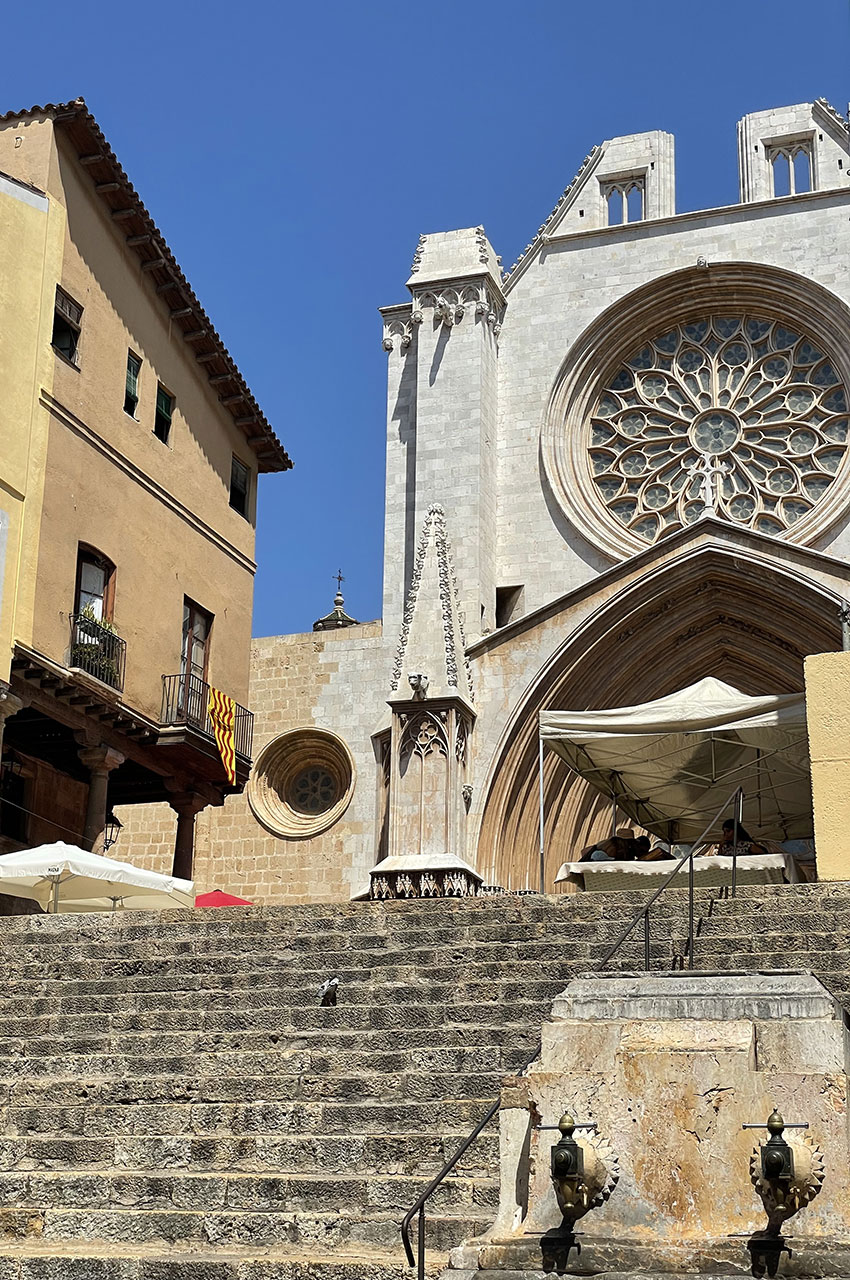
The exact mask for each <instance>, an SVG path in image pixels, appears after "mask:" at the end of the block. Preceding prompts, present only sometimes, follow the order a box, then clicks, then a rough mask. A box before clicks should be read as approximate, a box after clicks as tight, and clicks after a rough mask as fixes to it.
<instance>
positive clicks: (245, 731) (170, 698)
mask: <svg viewBox="0 0 850 1280" xmlns="http://www.w3.org/2000/svg"><path fill="white" fill-rule="evenodd" d="M209 705H210V687H209V685H208V684H207V683H206V681H205V680H199V679H198V677H197V676H188V675H179V676H163V677H162V723H163V724H189V725H191V726H192V727H193V728H194V729H198V730H200V732H201V733H205V734H207V736H208V737H210V738H214V737H215V733H214V731H213V725H212V720H211V719H210V712H209ZM253 736H254V716H253V714H252V713H251V712H250V711H248V709H247V708H246V707H240V706H239V704H238V703H236V714H235V716H234V721H233V745H234V747H235V750H236V754H237V755H240V756H245V757H246V759H248V760H250V759H251V741H252V739H253Z"/></svg>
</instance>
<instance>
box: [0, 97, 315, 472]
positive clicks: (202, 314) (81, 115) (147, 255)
mask: <svg viewBox="0 0 850 1280" xmlns="http://www.w3.org/2000/svg"><path fill="white" fill-rule="evenodd" d="M40 115H44V116H50V117H52V119H53V121H54V124H59V125H62V126H63V127H65V128H66V129H67V128H71V127H73V125H74V124H79V125H81V126H82V127H83V128H84V129H85V130H86V131H87V132H88V134H89V135H90V136H91V138H92V139H93V142H94V144H95V145H94V148H93V149H92V150H91V151H90V152H89V153H84V154H83V155H81V156H80V159H81V160H84V161H85V162H86V164H85V167H86V168H87V169H88V171H89V173H90V176H91V177H92V179H93V180H94V182H95V189H96V190H99V192H100V193H101V194H104V195H105V194H107V193H108V194H109V196H110V197H112V196H115V197H117V198H123V200H124V201H126V202H128V203H127V204H125V205H121V204H119V205H118V206H117V207H115V206H114V205H112V203H111V199H110V204H109V207H110V212H111V213H112V216H113V217H116V215H118V214H120V215H122V217H121V220H122V221H123V220H125V219H126V220H129V219H130V218H134V219H137V220H138V221H139V222H140V223H142V225H143V227H144V230H143V231H140V232H137V233H134V234H132V235H129V236H127V237H126V240H127V241H128V243H130V245H131V247H132V248H133V249H134V250H136V252H137V254H138V256H139V257H140V258H141V260H142V270H143V271H144V272H145V273H146V274H150V275H151V276H152V278H153V279H154V280H155V281H156V282H157V283H156V288H157V292H158V293H159V294H161V295H162V296H163V298H165V297H166V295H167V294H168V293H169V292H173V293H175V294H179V295H180V297H181V298H182V300H183V305H181V306H179V307H172V306H170V304H167V305H169V310H170V318H171V320H172V321H176V322H178V323H179V324H180V327H181V329H182V330H183V335H184V339H185V340H187V341H191V342H195V341H203V342H206V343H208V344H211V345H212V350H206V351H203V350H202V351H198V352H196V355H195V359H196V360H197V361H198V363H199V364H204V365H212V364H213V363H214V362H216V363H217V364H218V365H219V366H220V365H223V366H224V368H223V369H222V368H220V367H219V368H214V369H209V370H208V372H207V377H208V379H209V380H210V382H211V383H214V385H218V386H224V385H225V384H227V383H230V384H231V392H230V393H229V394H222V395H220V396H219V399H220V401H221V402H222V403H223V404H224V405H225V406H226V407H227V409H228V411H229V412H230V415H231V417H232V418H233V420H234V422H235V424H236V425H237V426H238V427H240V428H241V429H242V430H243V432H244V434H245V437H246V439H247V440H248V441H249V442H250V444H251V446H252V448H253V449H254V451H255V453H256V454H257V459H258V463H259V470H260V471H288V470H289V468H290V467H291V466H292V460H291V459H290V457H289V455H288V453H287V452H286V450H285V449H284V447H283V445H282V444H281V442H280V440H279V439H278V438H277V436H276V435H275V433H274V431H273V430H272V427H271V424H270V423H269V421H268V420H267V418H266V416H265V414H264V413H263V412H262V410H261V409H260V406H259V405H258V404H257V401H256V400H255V399H254V396H253V393H252V392H251V389H250V388H249V386H248V384H247V383H246V381H245V379H244V377H243V376H242V374H241V373H240V371H239V369H238V367H237V365H236V362H235V361H234V359H233V357H232V356H231V354H230V352H229V351H228V349H227V347H226V346H225V345H224V342H223V341H222V339H221V337H220V335H219V334H218V332H217V331H216V329H215V328H214V326H213V324H212V321H211V320H210V318H209V316H208V315H207V313H206V311H205V310H204V308H203V307H202V306H201V303H200V302H199V301H198V298H197V297H196V295H195V292H194V290H193V289H192V287H191V285H190V284H189V281H188V280H187V279H186V277H185V275H184V274H183V271H182V269H181V268H180V265H179V264H178V262H177V260H176V258H175V257H174V254H173V253H172V252H171V249H170V248H169V247H168V245H167V243H166V241H165V237H164V236H163V235H162V232H161V231H160V230H159V228H158V227H157V225H156V223H155V222H154V220H153V218H152V217H151V215H150V213H149V212H148V210H147V209H146V207H145V205H144V203H143V202H142V200H141V197H140V196H139V194H138V192H137V191H136V189H135V187H134V186H133V184H132V183H131V182H130V179H129V178H128V177H127V174H126V173H125V172H124V169H123V168H122V166H121V164H120V162H119V160H118V158H117V156H116V155H115V153H114V151H113V150H112V148H111V147H110V145H109V143H108V142H107V140H106V137H105V136H104V133H103V131H102V129H101V128H100V125H99V124H98V123H97V121H96V120H95V118H94V116H93V115H92V114H91V112H90V111H89V109H88V107H87V105H86V102H85V100H84V99H83V98H75V99H74V100H73V101H72V102H62V103H48V104H46V105H45V106H43V107H38V106H36V107H30V108H29V110H26V111H7V112H6V113H5V115H2V116H0V123H2V122H6V121H10V120H19V119H26V118H27V117H29V116H40ZM97 171H99V175H98V172H97ZM106 173H108V174H109V178H108V180H104V178H105V174H106ZM183 322H185V323H183ZM233 387H235V388H236V390H235V391H233V390H232V388H233ZM249 427H257V428H259V430H257V431H255V432H253V433H251V432H250V431H249V430H248V428H249Z"/></svg>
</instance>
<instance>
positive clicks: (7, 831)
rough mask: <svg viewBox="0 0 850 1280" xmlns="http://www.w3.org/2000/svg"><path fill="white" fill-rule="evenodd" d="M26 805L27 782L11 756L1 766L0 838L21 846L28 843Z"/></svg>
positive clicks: (18, 764)
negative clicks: (6, 838)
mask: <svg viewBox="0 0 850 1280" xmlns="http://www.w3.org/2000/svg"><path fill="white" fill-rule="evenodd" d="M26 805H27V780H26V778H24V777H22V776H21V773H20V762H19V761H18V760H17V759H16V758H15V756H14V755H13V754H9V755H7V756H5V757H4V758H3V762H2V766H0V836H7V837H8V838H9V839H10V840H17V841H19V842H20V843H21V844H23V843H24V842H25V841H26V838H27V813H26Z"/></svg>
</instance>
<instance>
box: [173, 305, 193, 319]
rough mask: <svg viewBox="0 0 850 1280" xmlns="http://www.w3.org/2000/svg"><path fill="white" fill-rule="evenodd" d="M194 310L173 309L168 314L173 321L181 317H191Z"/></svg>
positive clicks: (186, 308)
mask: <svg viewBox="0 0 850 1280" xmlns="http://www.w3.org/2000/svg"><path fill="white" fill-rule="evenodd" d="M194 310H195V308H194V307H173V308H172V310H171V311H169V313H168V314H169V315H170V316H171V319H172V320H178V319H179V318H180V316H190V315H191V314H192V312H193V311H194Z"/></svg>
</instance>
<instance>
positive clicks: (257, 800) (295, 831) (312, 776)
mask: <svg viewBox="0 0 850 1280" xmlns="http://www.w3.org/2000/svg"><path fill="white" fill-rule="evenodd" d="M354 781H355V776H354V762H353V760H352V757H351V752H350V751H349V750H348V747H347V746H346V744H345V743H344V742H343V740H342V738H340V737H338V736H337V735H336V734H335V733H330V732H329V731H328V730H326V729H314V728H303V729H294V730H292V731H291V732H289V733H284V734H281V735H280V737H278V738H274V739H273V740H272V741H271V742H269V743H268V744H267V745H266V746H265V747H264V748H263V750H262V751H261V752H260V754H259V756H258V757H257V760H256V762H255V764H254V768H253V769H252V771H251V777H250V779H249V780H248V786H247V795H248V803H249V805H250V807H251V811H252V813H253V814H254V817H255V818H256V819H257V820H258V822H261V823H262V825H263V826H264V827H265V828H266V830H268V831H270V832H271V833H272V835H275V836H279V837H281V838H282V839H284V840H306V839H309V838H310V837H311V836H315V835H318V834H319V833H320V832H322V831H325V830H327V828H328V827H330V826H333V824H334V823H335V822H338V821H339V819H340V818H341V817H342V815H343V813H344V812H345V810H346V809H347V807H348V804H349V802H350V800H351V797H352V795H353V793H354Z"/></svg>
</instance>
